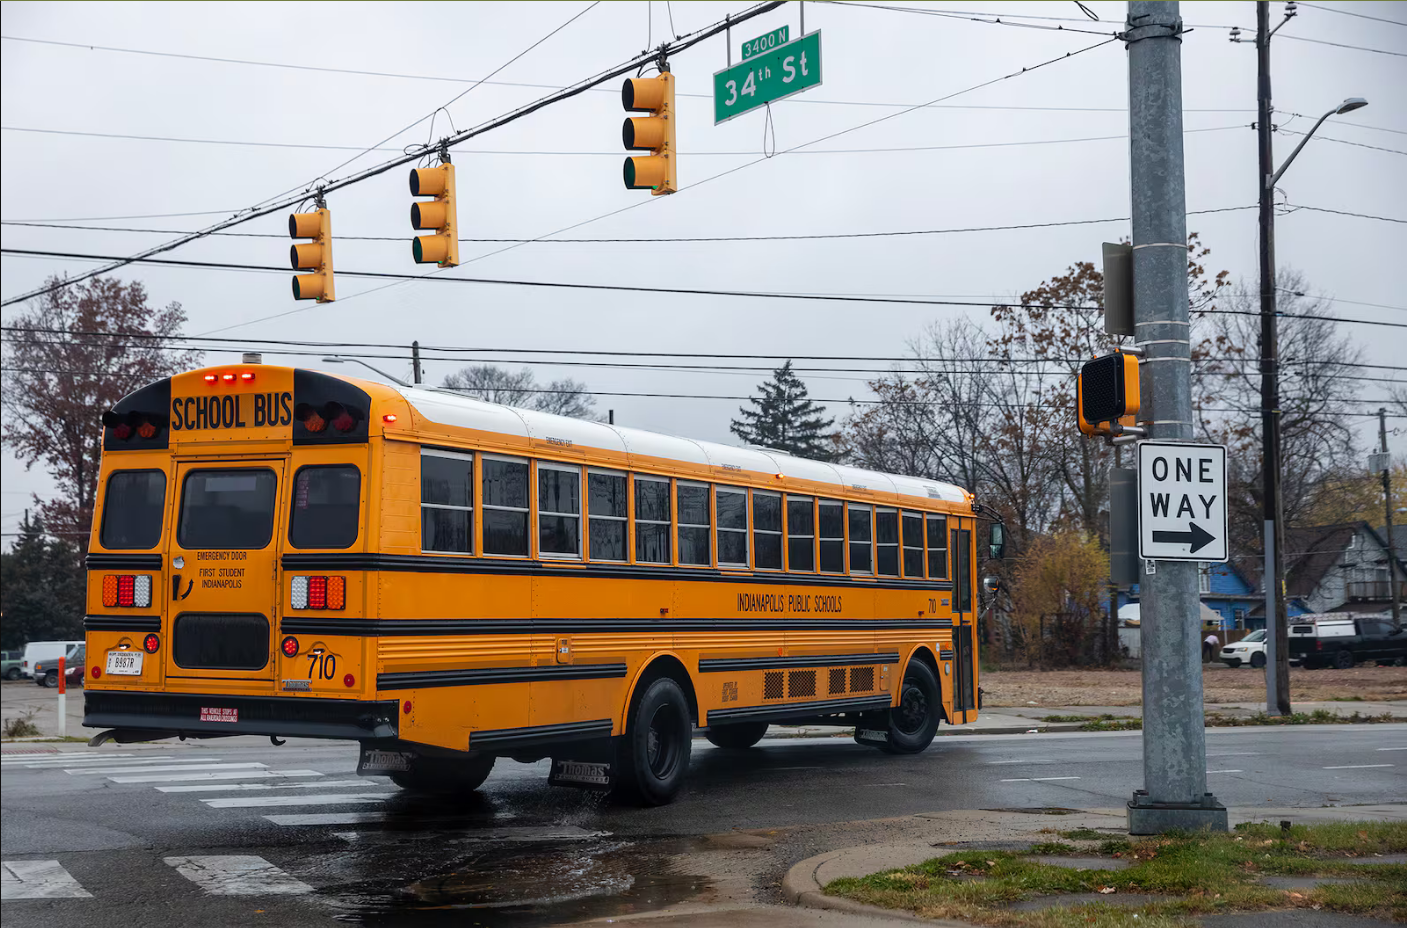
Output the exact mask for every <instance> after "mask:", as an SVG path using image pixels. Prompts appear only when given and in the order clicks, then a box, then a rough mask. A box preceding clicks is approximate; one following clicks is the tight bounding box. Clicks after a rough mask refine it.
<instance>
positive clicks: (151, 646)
mask: <svg viewBox="0 0 1407 928" xmlns="http://www.w3.org/2000/svg"><path fill="white" fill-rule="evenodd" d="M160 647H161V639H160V638H158V637H157V636H156V635H147V636H146V637H145V638H143V639H142V650H143V651H145V652H147V653H148V654H155V653H156V652H157V650H158V649H159V648H160ZM94 669H97V668H94Z"/></svg>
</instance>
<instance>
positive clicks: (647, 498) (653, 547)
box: [635, 476, 671, 564]
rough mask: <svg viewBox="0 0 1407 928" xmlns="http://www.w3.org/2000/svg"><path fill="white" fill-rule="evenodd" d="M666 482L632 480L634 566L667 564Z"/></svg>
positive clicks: (667, 519) (667, 481) (649, 479)
mask: <svg viewBox="0 0 1407 928" xmlns="http://www.w3.org/2000/svg"><path fill="white" fill-rule="evenodd" d="M669 523H670V519H669V480H668V479H667V478H661V477H641V476H636V478H635V563H637V564H669V563H671V560H670V556H669V534H670V532H669Z"/></svg>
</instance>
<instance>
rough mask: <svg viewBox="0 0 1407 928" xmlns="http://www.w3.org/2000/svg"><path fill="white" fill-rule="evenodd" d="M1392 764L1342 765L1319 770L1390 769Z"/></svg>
mask: <svg viewBox="0 0 1407 928" xmlns="http://www.w3.org/2000/svg"><path fill="white" fill-rule="evenodd" d="M1391 766H1392V764H1344V765H1343V766H1341V767H1321V768H1320V769H1321V770H1367V769H1368V768H1370V767H1391Z"/></svg>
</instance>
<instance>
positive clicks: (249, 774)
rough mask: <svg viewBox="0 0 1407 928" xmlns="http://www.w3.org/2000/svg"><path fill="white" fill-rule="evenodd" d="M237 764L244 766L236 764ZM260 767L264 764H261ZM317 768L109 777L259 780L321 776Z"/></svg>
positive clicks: (142, 780)
mask: <svg viewBox="0 0 1407 928" xmlns="http://www.w3.org/2000/svg"><path fill="white" fill-rule="evenodd" d="M235 766H242V765H239V764H236V765H235ZM259 766H260V767H262V766H263V764H260V765H259ZM320 776H322V774H321V773H318V772H317V771H316V770H205V771H197V772H195V773H153V774H141V775H138V776H130V777H108V779H109V780H111V781H112V782H114V783H176V782H180V781H184V780H257V779H277V778H279V777H320Z"/></svg>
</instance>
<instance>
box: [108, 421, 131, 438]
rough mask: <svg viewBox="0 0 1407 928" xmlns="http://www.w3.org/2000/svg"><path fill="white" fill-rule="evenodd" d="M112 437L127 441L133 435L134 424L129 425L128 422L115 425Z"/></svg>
mask: <svg viewBox="0 0 1407 928" xmlns="http://www.w3.org/2000/svg"><path fill="white" fill-rule="evenodd" d="M112 437H113V438H118V439H121V440H122V441H126V440H127V439H129V438H131V437H132V426H130V425H128V424H127V423H126V422H123V423H121V424H119V425H116V426H113V429H112Z"/></svg>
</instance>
